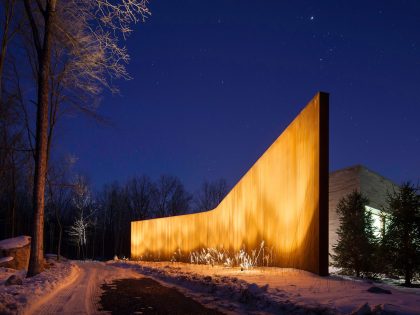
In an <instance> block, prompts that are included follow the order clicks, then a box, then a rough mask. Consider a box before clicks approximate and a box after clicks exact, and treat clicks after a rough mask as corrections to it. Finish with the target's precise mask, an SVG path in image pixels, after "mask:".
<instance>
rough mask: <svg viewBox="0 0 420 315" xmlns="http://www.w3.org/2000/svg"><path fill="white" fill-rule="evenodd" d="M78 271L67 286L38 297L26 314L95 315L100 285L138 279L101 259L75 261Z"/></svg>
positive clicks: (129, 272)
mask: <svg viewBox="0 0 420 315" xmlns="http://www.w3.org/2000/svg"><path fill="white" fill-rule="evenodd" d="M76 264H77V266H78V267H79V272H78V274H77V276H76V277H75V279H74V280H73V281H72V282H71V283H69V284H68V285H66V286H64V287H62V288H60V289H59V290H57V291H55V292H54V293H53V294H51V295H49V296H47V297H46V298H44V299H42V300H40V301H39V302H38V303H36V305H34V306H33V307H32V308H31V309H30V310H28V312H27V314H98V313H99V312H98V311H97V309H98V300H99V296H100V294H101V290H100V287H101V284H102V283H104V282H106V283H109V282H110V281H113V280H115V279H120V278H139V277H140V275H139V274H138V273H135V272H133V271H131V270H130V269H121V268H116V267H114V266H110V265H106V264H104V263H101V262H77V263H76Z"/></svg>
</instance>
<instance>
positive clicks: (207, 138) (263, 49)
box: [56, 0, 420, 191]
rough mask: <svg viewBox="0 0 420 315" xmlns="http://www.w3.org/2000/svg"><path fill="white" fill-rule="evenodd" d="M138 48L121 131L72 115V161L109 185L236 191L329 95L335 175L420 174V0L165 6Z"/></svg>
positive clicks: (166, 0) (137, 37) (116, 110)
mask: <svg viewBox="0 0 420 315" xmlns="http://www.w3.org/2000/svg"><path fill="white" fill-rule="evenodd" d="M150 7H151V10H152V14H153V15H152V16H151V17H150V18H149V19H148V21H147V22H146V23H145V24H138V25H135V26H134V33H133V34H132V36H130V37H129V39H128V41H127V42H126V45H127V48H128V50H129V52H130V55H131V62H130V64H129V65H128V70H129V72H130V74H131V75H132V76H133V80H131V81H128V82H124V81H120V82H117V84H118V85H119V87H120V90H121V95H120V96H112V95H109V94H105V95H104V99H103V102H102V104H101V107H100V108H99V113H100V114H103V115H105V116H107V117H108V118H109V119H110V120H111V121H112V122H113V126H112V127H109V126H99V125H98V124H96V123H94V122H92V121H91V120H89V119H86V118H83V117H77V118H67V119H66V120H65V121H63V122H62V125H61V127H60V130H59V133H58V134H57V137H58V138H57V142H56V148H57V149H58V152H59V153H60V154H68V153H71V154H74V155H76V156H77V157H78V162H77V166H76V169H77V170H79V171H81V172H83V173H84V174H86V175H88V176H89V177H90V179H91V181H92V183H93V184H94V186H95V188H98V189H99V188H100V187H101V186H102V185H103V184H105V183H109V182H112V181H113V180H118V181H125V180H126V179H127V178H128V177H130V176H132V175H137V174H143V173H144V174H148V175H150V176H151V177H157V176H158V175H159V174H162V173H169V174H172V175H177V176H179V177H180V179H181V180H182V181H183V182H184V183H185V185H186V187H187V189H189V190H191V191H194V190H196V189H197V188H198V186H199V185H200V184H201V182H202V181H203V180H204V179H210V180H211V179H215V178H219V177H224V178H226V179H227V180H228V182H229V184H230V185H231V186H232V185H234V184H235V183H236V181H237V180H238V179H239V178H240V177H241V176H242V175H243V174H244V173H245V172H246V171H247V170H248V169H249V168H250V167H251V165H252V164H253V163H254V162H255V161H256V160H257V158H258V157H259V156H260V155H261V154H262V153H263V152H264V150H265V149H266V148H267V147H268V146H269V145H270V144H271V143H272V142H273V141H274V140H275V139H276V138H277V137H278V136H279V135H280V133H281V132H282V130H283V129H284V128H285V127H286V126H287V125H288V124H289V123H290V122H291V120H292V119H293V118H294V116H295V115H296V114H297V113H298V112H299V111H300V110H301V109H302V108H303V107H304V106H305V105H306V103H307V102H308V101H309V100H310V99H311V98H312V97H313V95H314V94H315V93H316V92H317V91H318V90H322V91H326V92H329V93H330V170H335V169H338V168H342V167H346V166H350V165H354V164H363V165H365V166H367V167H368V168H370V169H372V170H374V171H376V172H378V173H380V174H382V175H384V176H386V177H388V178H390V179H392V180H394V181H396V182H398V183H399V182H401V181H402V180H413V181H416V182H417V181H418V180H419V178H420V121H419V118H420V1H417V0H412V1H403V0H398V1H337V0H334V1H244V0H241V1H228V0H221V1H219V0H211V1H201V0H200V1H197V0H191V1H184V0H182V1H181V0H180V1H173V0H172V1H171V0H160V1H151V3H150Z"/></svg>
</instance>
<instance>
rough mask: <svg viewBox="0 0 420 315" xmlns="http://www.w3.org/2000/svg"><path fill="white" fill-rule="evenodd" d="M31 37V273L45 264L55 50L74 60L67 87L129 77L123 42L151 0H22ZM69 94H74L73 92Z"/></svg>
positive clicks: (92, 90) (93, 87)
mask: <svg viewBox="0 0 420 315" xmlns="http://www.w3.org/2000/svg"><path fill="white" fill-rule="evenodd" d="M23 4H24V9H25V10H24V11H25V13H26V17H27V21H28V25H29V31H28V33H31V34H32V36H31V42H32V43H33V47H34V50H35V52H36V58H35V62H34V68H35V69H36V84H37V102H36V105H37V108H36V132H35V150H34V158H35V171H34V188H33V208H34V225H33V234H32V242H31V256H30V262H29V268H28V276H33V275H36V274H37V273H39V272H41V271H42V270H43V268H44V267H43V255H44V253H43V251H44V238H43V235H44V207H45V184H46V177H47V169H48V157H49V152H48V143H49V142H50V141H51V139H49V135H48V129H49V125H50V124H51V113H50V109H51V102H50V94H51V88H52V87H51V79H52V78H53V76H52V74H51V73H52V72H54V71H53V70H54V69H53V67H51V65H52V57H54V55H53V56H52V52H53V51H57V50H55V49H54V47H56V46H57V44H60V47H62V48H63V49H64V50H65V53H60V54H59V55H58V56H59V57H60V58H61V60H62V61H63V62H65V61H67V60H72V61H73V62H72V63H71V65H72V67H70V71H69V70H67V71H66V73H67V74H69V75H68V76H67V77H66V80H64V81H62V82H63V83H65V84H67V87H73V88H76V90H77V89H78V88H80V87H86V86H90V87H91V88H90V90H88V92H89V93H91V94H97V93H98V92H99V90H98V87H100V86H106V87H110V86H109V84H108V82H109V81H108V80H112V79H114V78H127V77H128V74H127V72H126V71H125V67H124V63H126V62H128V59H129V56H128V54H127V52H126V49H125V48H124V47H122V46H120V44H119V38H120V37H123V38H125V37H126V35H127V34H129V33H130V32H131V28H130V24H131V23H135V22H137V21H138V20H139V19H138V16H140V17H144V16H145V15H147V14H149V11H148V9H147V6H146V5H147V0H124V1H121V2H120V1H108V0H105V1H97V0H72V1H59V0H46V1H31V0H25V1H23ZM70 97H71V95H70Z"/></svg>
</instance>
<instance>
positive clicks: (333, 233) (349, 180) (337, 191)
mask: <svg viewBox="0 0 420 315" xmlns="http://www.w3.org/2000/svg"><path fill="white" fill-rule="evenodd" d="M394 189H398V187H397V186H396V185H395V184H394V183H393V182H391V181H390V180H388V179H386V178H384V177H382V176H381V175H379V174H377V173H375V172H372V171H370V170H369V169H367V168H366V167H364V166H361V165H356V166H352V167H348V168H345V169H341V170H337V171H335V172H332V173H331V174H330V177H329V205H328V208H329V224H328V226H329V252H330V253H333V245H335V244H336V243H337V229H338V227H339V225H340V222H339V220H338V217H337V212H336V208H337V205H338V202H339V201H340V199H341V198H343V197H344V196H346V195H348V194H349V193H351V192H352V191H354V190H357V191H360V192H361V193H362V194H364V195H365V196H366V197H367V198H368V199H369V204H368V206H371V207H373V208H376V209H380V210H381V209H383V208H384V206H385V203H386V198H387V192H388V191H393V190H394Z"/></svg>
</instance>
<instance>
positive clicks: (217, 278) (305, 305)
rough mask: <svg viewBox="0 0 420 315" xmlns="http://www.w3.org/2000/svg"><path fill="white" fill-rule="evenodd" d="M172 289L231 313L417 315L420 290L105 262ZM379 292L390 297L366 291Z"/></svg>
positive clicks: (289, 274) (270, 271)
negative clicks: (373, 290)
mask: <svg viewBox="0 0 420 315" xmlns="http://www.w3.org/2000/svg"><path fill="white" fill-rule="evenodd" d="M108 264H112V265H114V266H119V267H125V268H130V269H134V270H136V271H137V272H139V273H142V274H144V275H147V276H150V277H153V278H155V279H157V280H159V281H160V282H161V283H162V282H163V283H166V284H171V285H173V286H175V287H177V288H178V289H180V290H181V291H182V292H183V293H185V294H186V295H188V296H190V297H192V298H194V299H196V300H197V301H199V302H201V303H202V304H203V305H205V306H208V307H217V308H218V309H219V310H221V311H223V312H227V313H231V314H237V313H243V314H278V313H287V314H296V313H300V314H305V313H326V314H328V313H331V314H335V313H337V314H352V313H353V312H355V311H357V310H359V311H361V313H362V311H363V310H364V311H366V312H367V313H363V314H369V312H368V311H369V310H371V311H374V312H376V313H375V314H420V289H412V288H402V287H395V286H389V285H386V284H380V283H373V282H370V281H362V280H352V279H344V278H342V277H338V276H330V277H319V276H317V275H314V274H312V273H309V272H305V271H302V270H297V269H286V268H273V267H270V268H255V269H251V270H244V271H241V270H240V269H239V268H225V267H221V266H214V267H212V266H206V265H193V264H185V263H168V262H130V261H124V262H108ZM373 286H375V287H380V288H383V289H386V290H389V291H391V293H392V294H376V293H370V292H368V291H367V290H368V289H369V288H371V287H373Z"/></svg>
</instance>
